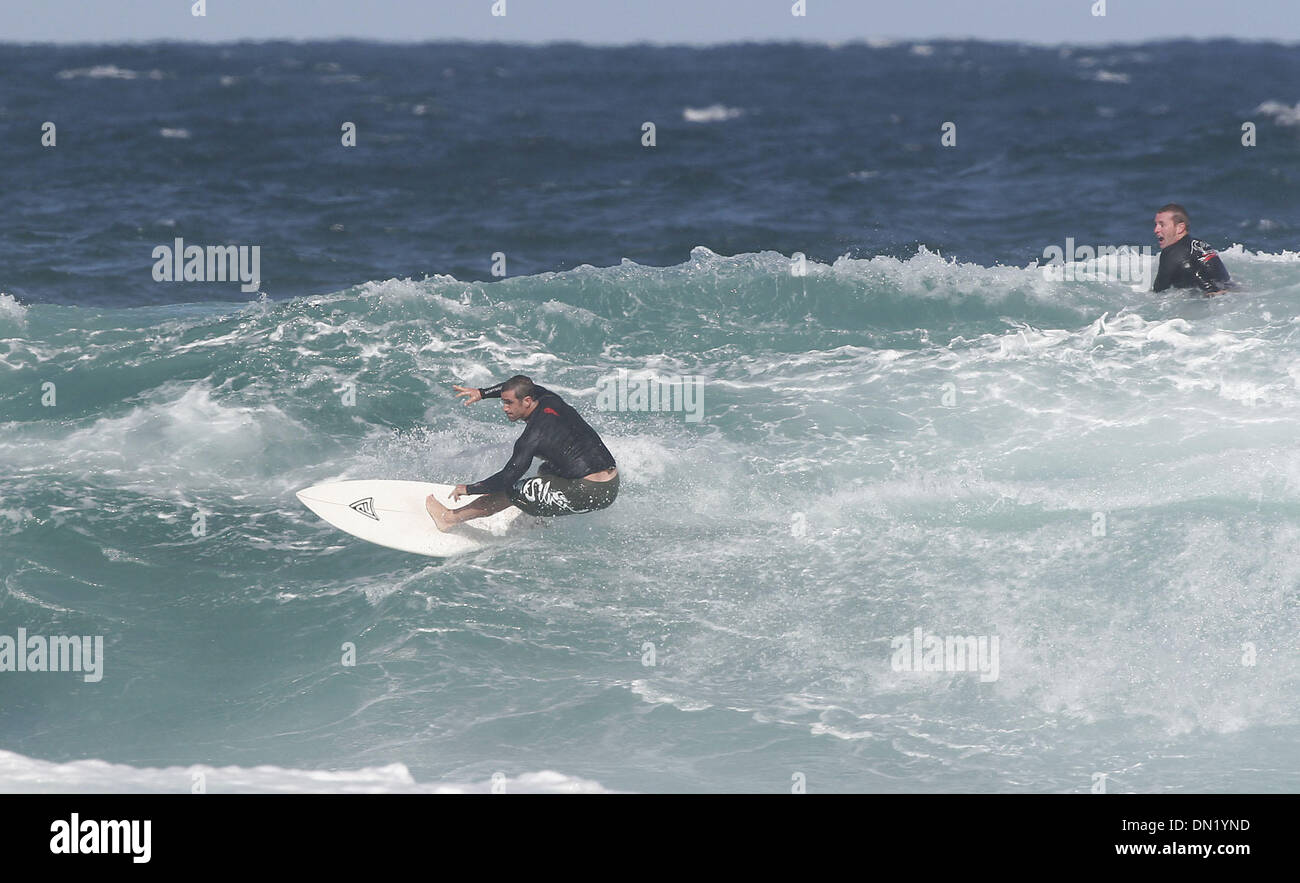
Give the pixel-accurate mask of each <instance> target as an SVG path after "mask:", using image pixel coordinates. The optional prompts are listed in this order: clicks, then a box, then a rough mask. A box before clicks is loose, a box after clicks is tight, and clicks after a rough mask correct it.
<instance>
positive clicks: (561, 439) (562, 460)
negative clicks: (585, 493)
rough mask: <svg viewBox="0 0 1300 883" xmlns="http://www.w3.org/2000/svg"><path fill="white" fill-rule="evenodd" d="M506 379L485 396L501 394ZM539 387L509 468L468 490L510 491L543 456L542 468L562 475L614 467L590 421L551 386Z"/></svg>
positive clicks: (473, 485)
mask: <svg viewBox="0 0 1300 883" xmlns="http://www.w3.org/2000/svg"><path fill="white" fill-rule="evenodd" d="M504 386H505V383H498V384H497V385H496V386H492V387H489V388H487V389H480V390H479V392H481V393H483V398H485V399H496V398H500V397H501V390H502V388H503V387H504ZM534 388H535V389H536V390H537V407H536V408H534V409H533V413H532V415H531V416H529V417H528V426H527V427H526V428H525V429H524V434H523V435H521V436H519V440H518V441H517V442H515V450H514V453H513V454H511V455H510V462H509V463H507V464H506V465H505V468H504V469H502V470H501V471H500V472H498V473H497V474H496V475H493V476H492V477H491V478H485V479H483V480H482V481H477V482H475V483H474V484H471V485H468V486H467V487H466V488H465V490H466V492H468V493H471V494H499V493H505V492H506V491H508V490H509V489H510V488H511V487H512V486H513V485H514V483H515V482H516V481H518V480H519V479H521V478H523V477H524V473H525V472H527V471H528V467H529V466H531V465H532V462H533V458H534V457H541V458H543V460H544V462H543V463H542V466H541V471H542V472H549V473H550V474H552V475H558V476H560V478H582V477H583V476H584V475H590V474H591V473H593V472H600V471H602V470H604V469H611V468H613V466H614V456H613V455H612V454H611V453H610V452H609V448H607V447H605V443H604V442H602V441H601V440H600V436H599V435H597V434H596V430H594V429H592V428H591V427H590V426H588V425H587V421H586V420H583V419H582V418H581V417H580V416H578V412H577V411H575V410H573V408H571V407H570V406H569V405H568V404H566V403H565V401H564V399H562V398H560V397H559V396H558V395H556V394H555V393H553V392H551V391H550V390H549V389H544V388H542V387H540V386H535V387H534Z"/></svg>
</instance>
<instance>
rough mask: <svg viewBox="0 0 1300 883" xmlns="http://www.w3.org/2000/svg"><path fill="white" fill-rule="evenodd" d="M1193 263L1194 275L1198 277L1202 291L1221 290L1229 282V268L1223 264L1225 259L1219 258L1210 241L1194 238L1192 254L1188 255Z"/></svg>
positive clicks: (1198, 283)
mask: <svg viewBox="0 0 1300 883" xmlns="http://www.w3.org/2000/svg"><path fill="white" fill-rule="evenodd" d="M1188 260H1189V262H1190V263H1191V272H1192V275H1193V276H1194V277H1195V278H1196V284H1197V285H1199V286H1200V287H1201V290H1202V291H1206V292H1210V291H1221V290H1222V289H1223V287H1224V286H1225V285H1226V284H1227V283H1228V281H1229V277H1228V268H1227V267H1225V266H1223V261H1222V260H1220V259H1219V254H1218V252H1216V251H1215V250H1214V249H1213V248H1211V247H1210V245H1209V244H1208V243H1205V242H1202V241H1201V240H1199V239H1194V240H1192V248H1191V254H1190V255H1188Z"/></svg>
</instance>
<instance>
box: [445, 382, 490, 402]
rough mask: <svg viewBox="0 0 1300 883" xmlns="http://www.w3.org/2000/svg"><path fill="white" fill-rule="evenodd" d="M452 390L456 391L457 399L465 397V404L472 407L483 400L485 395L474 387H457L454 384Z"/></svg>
mask: <svg viewBox="0 0 1300 883" xmlns="http://www.w3.org/2000/svg"><path fill="white" fill-rule="evenodd" d="M451 388H452V389H454V390H456V398H460V397H461V396H464V397H465V404H467V405H472V404H474V403H475V402H477V401H478V400H479V399H481V398H483V393H481V392H479V391H478V389H477V388H476V387H473V386H456V385H455V384H452V387H451Z"/></svg>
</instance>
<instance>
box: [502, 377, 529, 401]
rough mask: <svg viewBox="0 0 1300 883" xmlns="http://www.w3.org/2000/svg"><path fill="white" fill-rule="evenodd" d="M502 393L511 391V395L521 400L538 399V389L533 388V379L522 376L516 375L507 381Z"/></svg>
mask: <svg viewBox="0 0 1300 883" xmlns="http://www.w3.org/2000/svg"><path fill="white" fill-rule="evenodd" d="M501 391H502V392H507V391H509V392H510V394H511V395H513V396H514V397H515V398H517V399H520V400H523V399H534V400H535V399H536V398H537V387H536V386H533V381H532V378H530V377H525V376H524V375H522V374H516V375H515V376H514V377H511V378H510V379H509V380H507V381H506V382H505V385H504V386H502V387H501Z"/></svg>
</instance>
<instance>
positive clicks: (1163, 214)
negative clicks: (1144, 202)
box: [1155, 202, 1187, 248]
mask: <svg viewBox="0 0 1300 883" xmlns="http://www.w3.org/2000/svg"><path fill="white" fill-rule="evenodd" d="M1155 232H1156V242H1158V243H1160V247H1161V248H1165V247H1166V246H1170V245H1173V244H1174V243H1175V242H1177V241H1178V240H1180V239H1182V238H1183V237H1184V236H1186V235H1187V209H1185V208H1183V207H1182V206H1181V205H1179V204H1178V203H1176V202H1171V203H1169V204H1168V205H1164V206H1161V207H1160V210H1159V211H1158V212H1156V231H1155Z"/></svg>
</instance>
